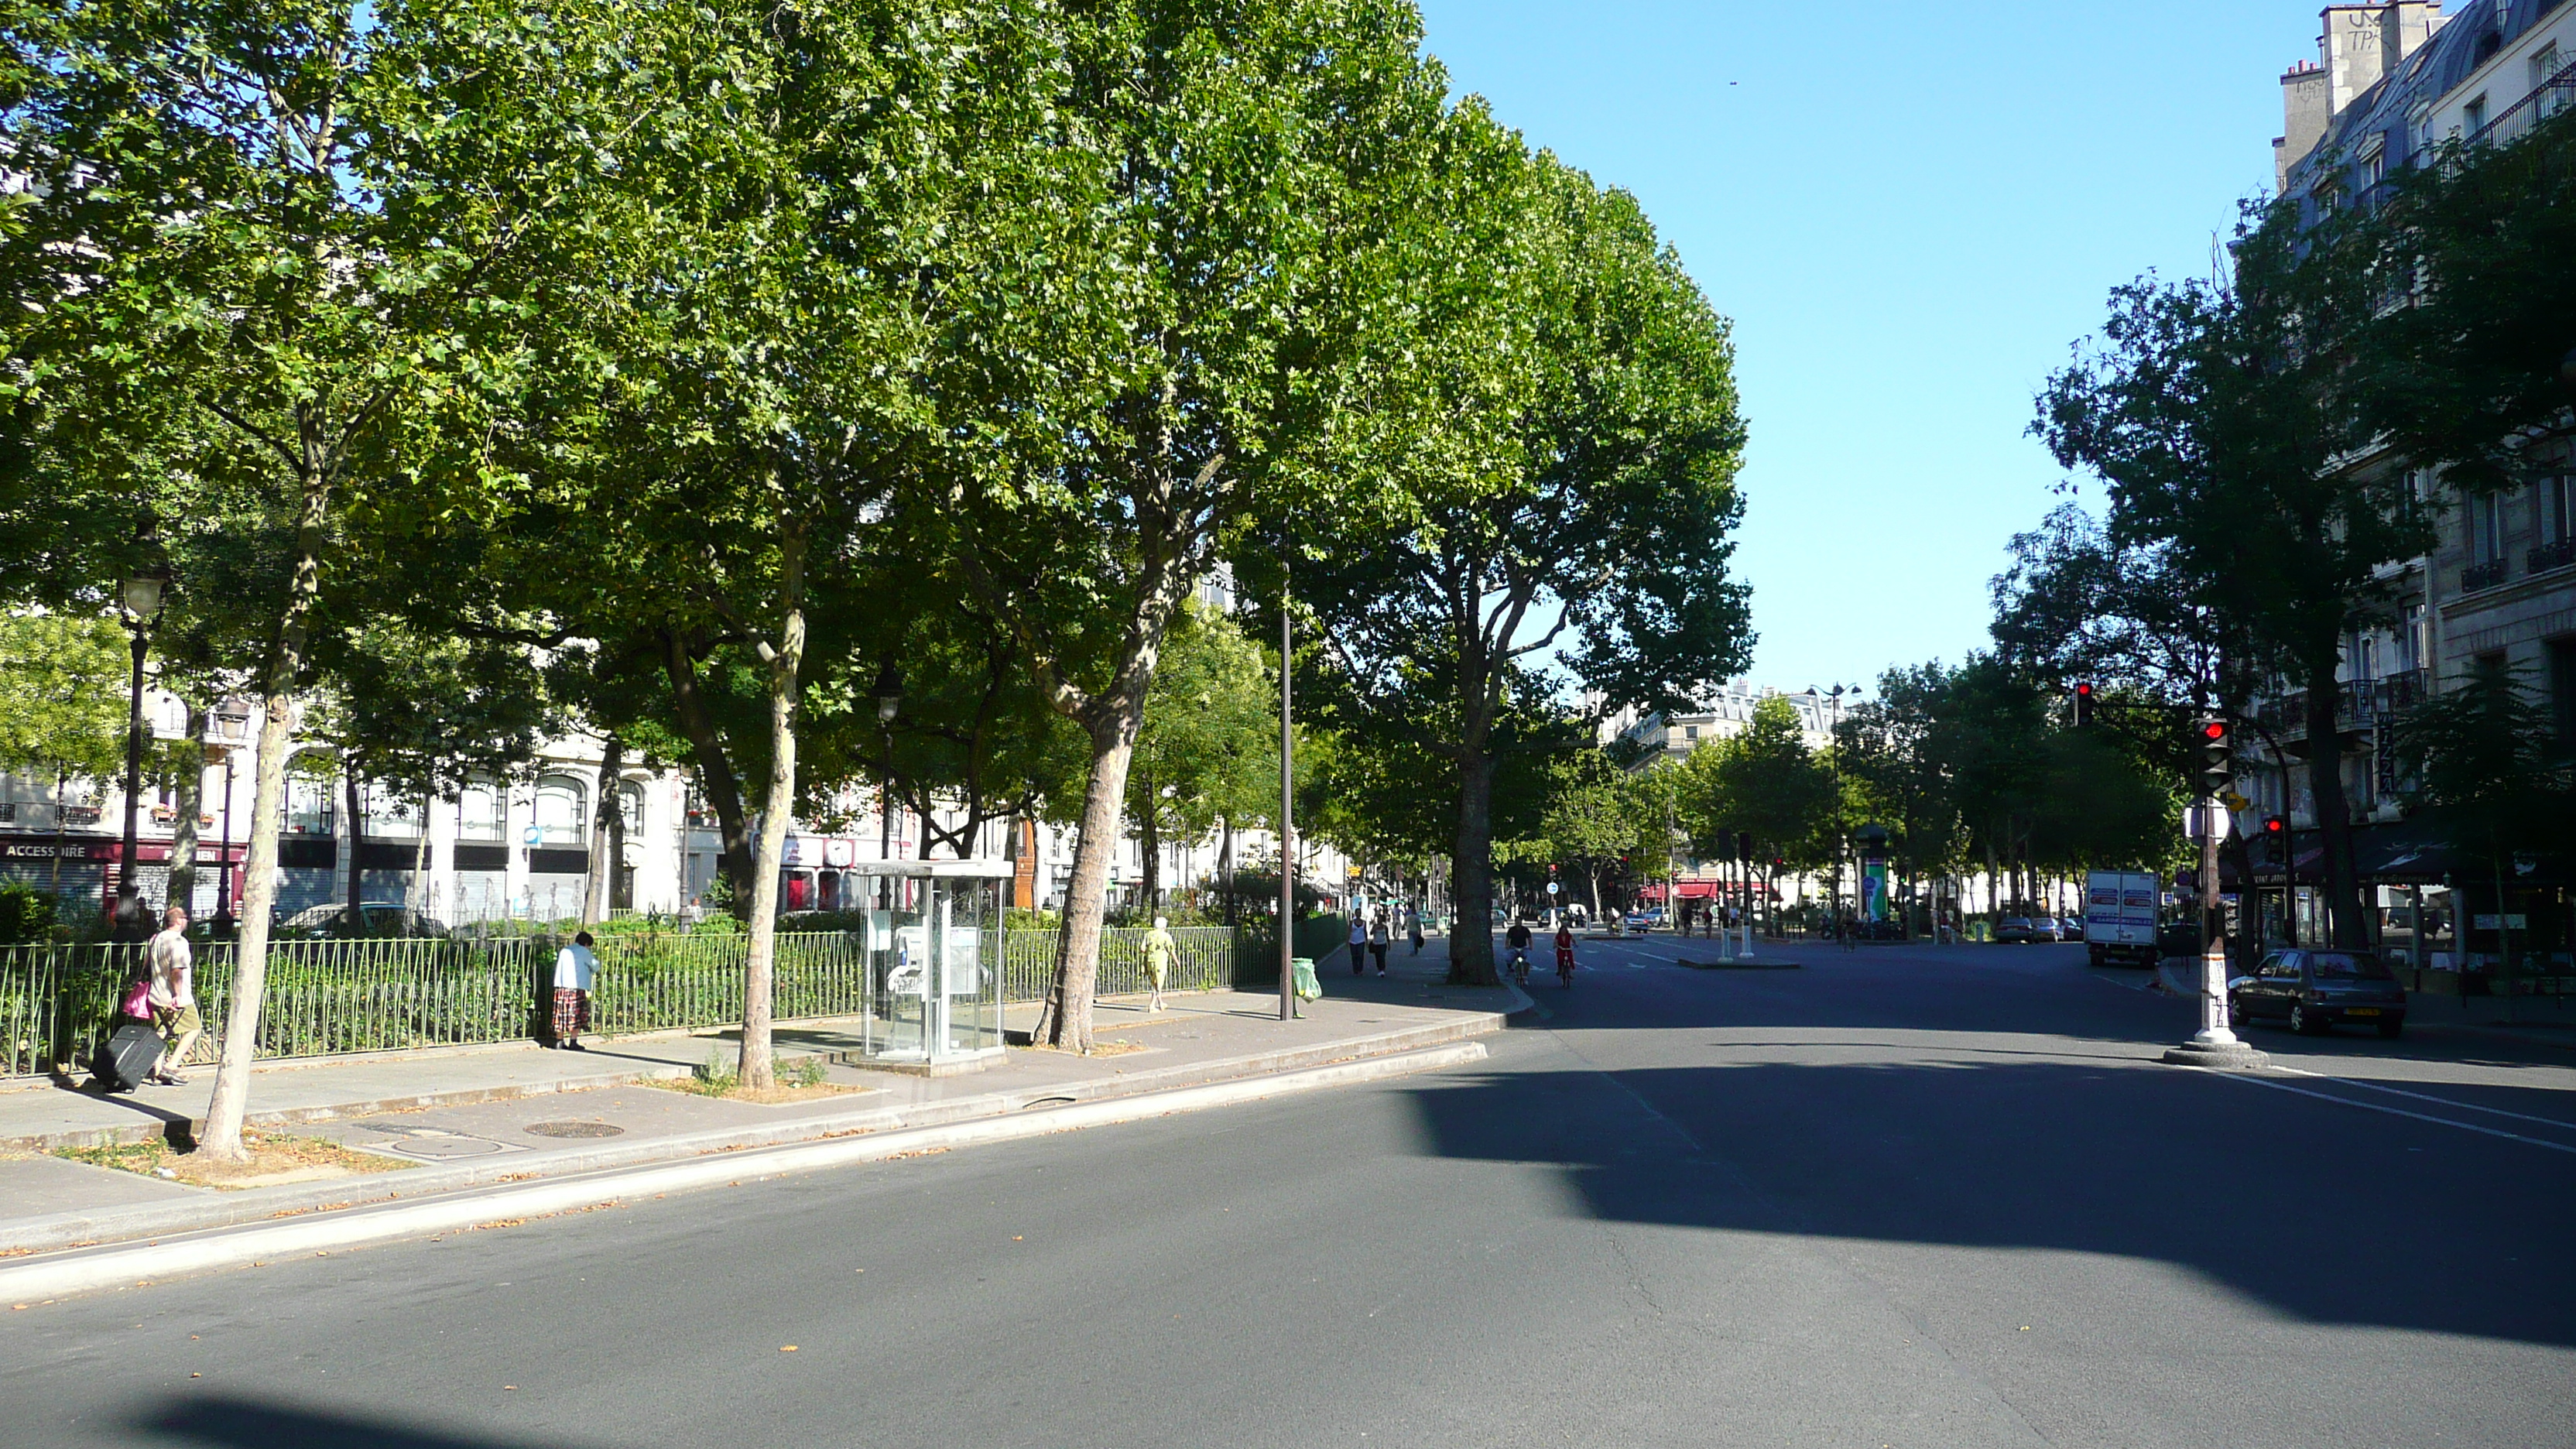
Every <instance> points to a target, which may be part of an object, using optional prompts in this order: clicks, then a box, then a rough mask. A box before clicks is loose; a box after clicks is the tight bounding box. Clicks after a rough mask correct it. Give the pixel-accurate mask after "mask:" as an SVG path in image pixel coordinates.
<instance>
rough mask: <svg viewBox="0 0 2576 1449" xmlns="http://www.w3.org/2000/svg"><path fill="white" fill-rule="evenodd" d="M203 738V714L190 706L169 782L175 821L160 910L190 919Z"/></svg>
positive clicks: (193, 910)
mask: <svg viewBox="0 0 2576 1449" xmlns="http://www.w3.org/2000/svg"><path fill="white" fill-rule="evenodd" d="M205 738H206V711H205V710H204V709H203V708H202V707H200V706H195V705H191V706H190V707H189V709H188V743H187V746H186V747H185V748H184V749H182V750H181V751H180V752H179V753H180V756H181V759H180V762H179V778H178V779H177V780H176V781H174V782H173V784H174V786H175V789H174V790H173V791H172V793H173V794H174V795H176V796H177V800H176V801H175V803H176V805H177V807H178V811H179V818H178V819H177V820H176V821H174V822H172V824H173V826H174V827H175V828H173V829H172V830H171V832H170V873H169V883H168V884H167V885H165V886H164V887H162V896H161V904H162V905H163V906H165V907H166V906H177V907H179V908H180V909H181V910H183V911H186V912H187V913H188V914H189V915H191V916H194V915H195V914H196V913H197V814H198V812H199V811H201V810H203V809H204V808H205V801H206V746H205V744H204V741H205Z"/></svg>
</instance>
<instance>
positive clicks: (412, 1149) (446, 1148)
mask: <svg viewBox="0 0 2576 1449" xmlns="http://www.w3.org/2000/svg"><path fill="white" fill-rule="evenodd" d="M386 1150H388V1151H392V1152H399V1153H401V1154H402V1155H404V1156H405V1157H426V1158H429V1159H431V1160H433V1161H444V1160H446V1159H448V1158H452V1157H488V1156H490V1155H491V1154H493V1153H495V1152H509V1151H512V1150H513V1149H512V1148H511V1147H510V1146H509V1144H507V1143H503V1142H494V1141H491V1140H489V1139H487V1138H482V1137H466V1136H462V1135H459V1134H457V1133H453V1132H441V1133H438V1134H436V1135H434V1136H433V1135H431V1134H429V1133H425V1132H422V1133H412V1134H410V1135H407V1136H405V1137H404V1138H403V1139H402V1140H401V1141H399V1142H397V1143H393V1144H390V1145H389V1146H388V1147H387V1149H386Z"/></svg>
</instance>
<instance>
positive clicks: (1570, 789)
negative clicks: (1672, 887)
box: [1538, 750, 1672, 917]
mask: <svg viewBox="0 0 2576 1449" xmlns="http://www.w3.org/2000/svg"><path fill="white" fill-rule="evenodd" d="M1552 764H1553V769H1552V770H1551V772H1550V773H1551V775H1552V776H1553V778H1552V780H1551V781H1550V784H1551V786H1552V788H1551V790H1550V792H1549V798H1548V802H1547V809H1546V810H1545V812H1544V813H1542V814H1541V815H1540V816H1539V822H1538V829H1539V837H1540V839H1542V840H1543V841H1545V842H1546V850H1547V854H1548V855H1549V857H1550V858H1551V859H1552V860H1554V861H1556V862H1557V863H1559V864H1562V865H1570V866H1572V867H1574V868H1575V869H1576V870H1577V871H1580V872H1581V873H1582V875H1583V881H1584V886H1585V888H1586V890H1587V891H1588V892H1589V894H1590V896H1591V901H1592V913H1593V915H1594V916H1596V917H1598V916H1600V915H1601V914H1603V911H1602V897H1601V887H1602V883H1603V882H1604V880H1605V879H1629V880H1660V879H1662V878H1664V877H1665V876H1666V875H1668V874H1670V872H1669V871H1668V870H1667V869H1666V866H1667V864H1668V863H1669V859H1670V857H1671V855H1672V847H1671V844H1670V841H1671V836H1670V834H1669V833H1668V831H1667V829H1666V826H1665V823H1664V822H1665V807H1666V798H1665V796H1666V792H1665V788H1664V786H1665V782H1664V781H1663V780H1662V779H1661V778H1654V779H1649V778H1647V777H1646V776H1645V775H1641V774H1636V773H1632V772H1630V771H1627V770H1623V769H1621V768H1620V767H1619V766H1618V765H1616V764H1615V763H1613V762H1612V761H1611V760H1610V758H1609V757H1608V756H1606V755H1604V754H1603V753H1601V752H1600V751H1598V750H1584V751H1580V752H1577V753H1575V754H1572V755H1568V756H1565V757H1563V758H1560V759H1557V760H1555V761H1553V762H1552Z"/></svg>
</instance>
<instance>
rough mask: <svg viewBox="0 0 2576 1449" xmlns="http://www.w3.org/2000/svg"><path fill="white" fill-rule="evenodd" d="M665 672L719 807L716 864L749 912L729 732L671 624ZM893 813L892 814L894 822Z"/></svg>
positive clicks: (748, 866) (736, 904)
mask: <svg viewBox="0 0 2576 1449" xmlns="http://www.w3.org/2000/svg"><path fill="white" fill-rule="evenodd" d="M662 672H663V674H664V675H665V676H666V677H667V678H669V680H670V681H671V704H672V707H673V710H674V712H675V713H676V714H677V715H678V716H679V721H680V733H681V735H682V736H684V737H685V738H686V739H687V740H688V742H689V758H690V760H691V761H692V762H693V763H695V764H696V765H697V767H698V791H699V793H700V794H703V795H704V796H706V800H707V803H708V804H710V805H713V806H714V807H715V810H716V824H717V828H718V829H719V830H720V831H721V833H722V834H723V836H724V850H723V852H722V853H721V854H719V855H718V856H717V858H716V859H717V868H718V869H720V870H722V871H723V872H724V876H725V879H726V880H727V881H728V882H730V883H731V884H732V886H733V913H734V914H735V915H736V916H746V915H748V913H749V912H750V910H751V904H750V902H751V897H752V891H753V888H754V885H755V881H754V879H753V875H752V861H751V855H752V844H751V825H750V822H749V820H748V819H747V818H746V817H745V814H744V811H743V808H742V782H741V781H740V780H738V779H737V778H735V776H734V773H733V762H732V761H731V760H729V759H727V758H726V757H725V751H724V737H723V735H721V734H720V733H718V732H717V730H716V723H715V716H714V715H713V714H712V713H711V712H709V710H708V709H707V701H706V697H705V696H704V695H702V694H700V693H699V692H698V666H697V662H696V661H695V660H693V659H691V658H690V657H689V649H688V645H687V644H686V643H684V642H682V640H681V638H680V636H679V635H678V634H676V633H673V632H672V631H670V630H667V629H666V630H664V631H663V632H662ZM892 818H893V817H892V816H891V815H888V816H887V819H888V821H889V823H891V821H892Z"/></svg>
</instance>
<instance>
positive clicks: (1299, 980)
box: [1290, 956, 1324, 1016]
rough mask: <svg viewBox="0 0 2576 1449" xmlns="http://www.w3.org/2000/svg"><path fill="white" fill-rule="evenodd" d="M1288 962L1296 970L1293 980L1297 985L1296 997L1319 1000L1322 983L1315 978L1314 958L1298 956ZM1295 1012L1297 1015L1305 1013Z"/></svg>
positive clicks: (1321, 994)
mask: <svg viewBox="0 0 2576 1449" xmlns="http://www.w3.org/2000/svg"><path fill="white" fill-rule="evenodd" d="M1290 964H1291V966H1292V968H1293V969H1294V970H1295V972H1296V977H1295V980H1296V985H1297V999H1298V1000H1299V1001H1321V1000H1322V999H1323V997H1324V983H1323V982H1321V981H1318V980H1316V979H1315V961H1314V958H1313V957H1311V956H1299V957H1296V958H1294V959H1293V960H1292V962H1291V963H1290ZM1297 1014H1298V1015H1299V1016H1303V1015H1305V1014H1306V1013H1304V1012H1303V1011H1300V1012H1298V1013H1297Z"/></svg>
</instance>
